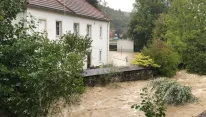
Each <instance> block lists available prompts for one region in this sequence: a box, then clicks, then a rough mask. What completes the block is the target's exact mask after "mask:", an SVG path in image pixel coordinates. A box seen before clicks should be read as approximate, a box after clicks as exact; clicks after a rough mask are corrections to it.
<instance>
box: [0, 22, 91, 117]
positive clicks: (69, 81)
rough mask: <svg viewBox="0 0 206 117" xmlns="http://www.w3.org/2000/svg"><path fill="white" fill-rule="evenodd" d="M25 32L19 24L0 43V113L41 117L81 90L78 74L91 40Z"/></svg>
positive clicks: (23, 26) (82, 85)
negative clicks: (52, 38)
mask: <svg viewBox="0 0 206 117" xmlns="http://www.w3.org/2000/svg"><path fill="white" fill-rule="evenodd" d="M30 27H31V26H30ZM27 29H28V28H27V27H25V25H24V22H21V23H20V24H19V25H16V27H13V31H12V34H9V35H10V37H9V38H7V37H6V36H4V37H5V38H4V39H2V40H0V103H1V105H0V111H4V112H8V113H12V114H13V115H12V117H13V116H14V117H15V116H18V117H43V116H47V114H48V113H49V110H50V109H51V108H53V110H57V109H56V108H55V104H56V103H57V102H58V101H59V100H63V101H65V105H70V104H72V103H75V101H77V99H78V98H76V95H79V94H81V93H82V92H83V91H84V84H83V79H82V77H81V75H80V72H81V71H82V68H83V60H84V57H85V56H86V55H87V52H88V49H89V48H90V45H91V40H90V39H89V38H86V37H85V38H84V37H78V36H76V35H73V34H66V35H64V36H63V37H61V39H59V40H57V41H49V40H48V39H47V38H45V37H44V36H42V35H41V34H40V33H36V32H34V33H32V34H28V33H27ZM29 29H30V28H29ZM0 35H1V34H0ZM1 37H3V36H1Z"/></svg>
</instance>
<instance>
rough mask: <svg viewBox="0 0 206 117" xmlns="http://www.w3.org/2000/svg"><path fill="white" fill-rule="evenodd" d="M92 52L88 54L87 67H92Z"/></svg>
mask: <svg viewBox="0 0 206 117" xmlns="http://www.w3.org/2000/svg"><path fill="white" fill-rule="evenodd" d="M91 58H92V57H91V52H89V53H88V54H87V68H91V62H92V59H91Z"/></svg>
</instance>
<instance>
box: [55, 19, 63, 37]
mask: <svg viewBox="0 0 206 117" xmlns="http://www.w3.org/2000/svg"><path fill="white" fill-rule="evenodd" d="M56 36H62V22H61V21H56Z"/></svg>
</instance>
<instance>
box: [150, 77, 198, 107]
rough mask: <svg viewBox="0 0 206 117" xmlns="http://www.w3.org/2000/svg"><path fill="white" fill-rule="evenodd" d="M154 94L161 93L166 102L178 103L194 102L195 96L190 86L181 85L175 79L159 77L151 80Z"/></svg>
mask: <svg viewBox="0 0 206 117" xmlns="http://www.w3.org/2000/svg"><path fill="white" fill-rule="evenodd" d="M150 85H151V86H152V90H154V91H155V92H154V95H162V96H163V100H164V101H165V103H167V104H172V105H179V104H185V103H191V102H195V101H196V100H197V98H196V97H195V96H194V95H193V94H192V92H191V87H188V86H182V85H181V84H179V83H178V82H177V81H175V80H171V79H168V78H159V79H156V80H154V81H152V82H151V84H150Z"/></svg>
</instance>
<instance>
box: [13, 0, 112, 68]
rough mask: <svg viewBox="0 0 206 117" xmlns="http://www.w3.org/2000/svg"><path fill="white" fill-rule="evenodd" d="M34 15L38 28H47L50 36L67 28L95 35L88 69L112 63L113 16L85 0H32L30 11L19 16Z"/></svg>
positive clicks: (63, 31)
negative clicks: (110, 39) (110, 47)
mask: <svg viewBox="0 0 206 117" xmlns="http://www.w3.org/2000/svg"><path fill="white" fill-rule="evenodd" d="M26 15H32V16H33V17H34V18H35V19H36V20H37V21H38V24H37V29H36V30H37V31H39V32H47V36H48V38H49V39H50V40H54V39H57V38H59V37H61V36H62V35H63V34H65V33H67V32H71V33H75V34H77V35H79V36H86V35H88V36H89V37H90V38H91V39H92V41H93V42H92V47H91V53H90V54H89V55H88V56H87V60H85V66H84V69H86V68H90V67H93V66H94V67H96V66H100V65H102V64H107V63H108V56H109V29H110V23H109V20H108V19H107V18H106V17H105V16H104V14H102V13H101V12H100V11H99V10H98V9H96V8H94V7H93V6H92V5H90V4H89V3H87V2H86V1H85V0H29V5H28V8H27V11H26V13H21V14H19V15H18V17H17V19H20V18H21V17H25V16H26Z"/></svg>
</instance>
